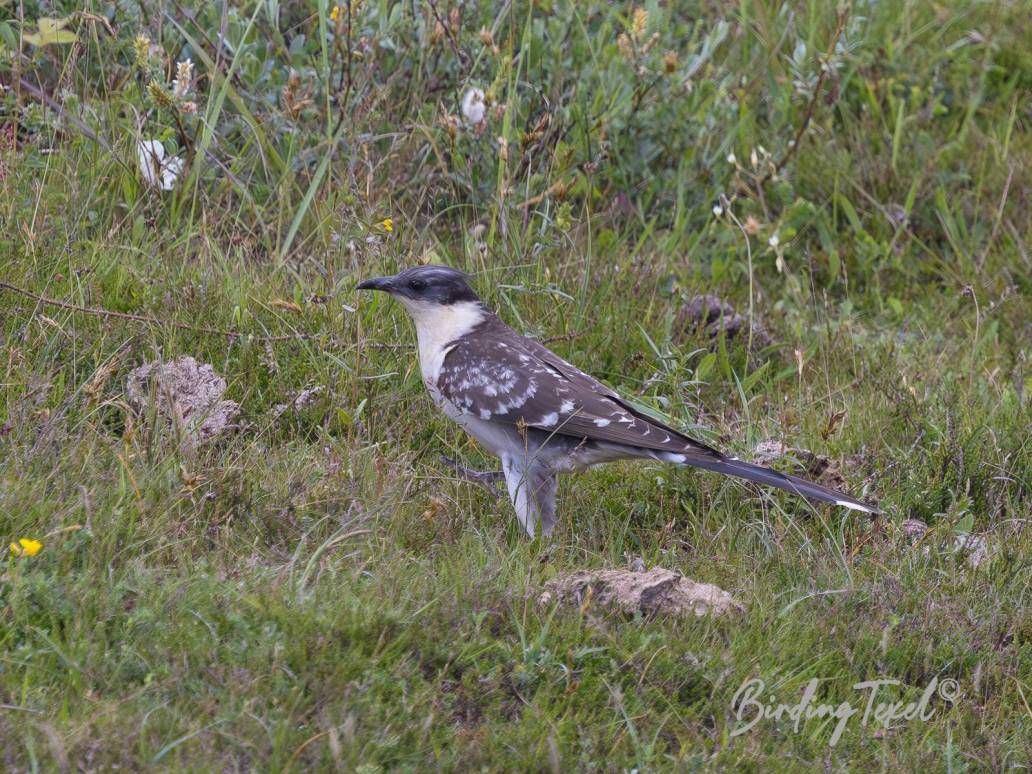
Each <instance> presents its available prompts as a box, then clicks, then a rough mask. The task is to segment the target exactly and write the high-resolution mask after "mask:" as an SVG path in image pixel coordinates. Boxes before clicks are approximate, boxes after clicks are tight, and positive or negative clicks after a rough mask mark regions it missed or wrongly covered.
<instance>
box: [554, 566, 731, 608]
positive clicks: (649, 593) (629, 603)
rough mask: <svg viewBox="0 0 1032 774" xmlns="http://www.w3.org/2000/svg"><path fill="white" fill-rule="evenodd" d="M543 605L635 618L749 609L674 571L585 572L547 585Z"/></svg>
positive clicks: (556, 579) (716, 590)
mask: <svg viewBox="0 0 1032 774" xmlns="http://www.w3.org/2000/svg"><path fill="white" fill-rule="evenodd" d="M538 602H539V604H542V605H549V604H552V603H554V602H560V603H566V604H572V605H578V606H585V605H598V606H600V607H608V608H614V609H616V610H619V611H621V612H623V613H627V614H630V615H633V614H635V613H639V612H640V613H643V614H645V615H657V614H662V615H671V616H674V617H683V616H688V615H694V616H696V617H702V616H705V615H710V614H712V615H715V616H717V615H724V614H726V613H729V612H740V611H742V610H744V609H745V608H744V607H743V606H742V605H741V603H739V602H738V601H737V600H735V598H734V597H732V596H731V595H730V594H728V593H727V592H726V591H724V590H723V589H721V588H719V587H718V586H714V585H713V584H711V583H697V582H695V581H693V580H691V579H689V578H685V577H684V576H683V575H681V574H680V573H677V572H673V571H672V570H666V569H664V568H662V567H654V568H653V569H651V570H649V571H648V572H636V571H634V570H585V571H581V572H576V573H573V574H572V575H566V576H563V577H560V578H555V579H554V580H551V581H549V582H548V583H546V584H545V588H544V591H543V592H542V593H541V595H540V597H539V598H538Z"/></svg>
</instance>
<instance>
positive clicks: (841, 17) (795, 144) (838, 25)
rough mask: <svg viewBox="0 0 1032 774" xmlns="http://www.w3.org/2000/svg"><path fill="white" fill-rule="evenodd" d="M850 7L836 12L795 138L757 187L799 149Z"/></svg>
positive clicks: (776, 172)
mask: <svg viewBox="0 0 1032 774" xmlns="http://www.w3.org/2000/svg"><path fill="white" fill-rule="evenodd" d="M849 13H850V9H849V7H848V6H846V7H844V8H841V9H840V10H839V12H838V16H837V17H836V20H835V34H834V35H832V36H831V43H829V44H828V50H827V51H825V52H824V58H823V59H822V60H820V62H821V72H820V74H819V75H818V76H817V84H816V85H815V86H814V87H813V94H811V95H810V101H809V102H808V103H807V105H806V115H804V116H803V122H802V123H801V124H799V128H798V129H797V130H796V134H795V139H793V140H792V143H791V145H789V146H788V148H786V149H785V152H784V153H783V154H781V158H779V159H778V160H777V161H776V162H774V166H772V167H771V168H770V169H768V170H767V174H766V175H764V176H763V177H762V178H761V179H760V181H759V182H758V183H757V184H756V185H757V187H758V188H762V187H763V186H764V185H766V184H767V183H768V182H770V180H771V178H773V177H774V176H775V175H776V174H778V173H779V172H780V171H781V170H782V169H783V168H784V167H785V164H787V163H788V162H789V161H791V160H792V157H793V156H794V155H795V154H796V152H797V151H798V150H799V146H800V144H801V143H802V141H803V136H804V135H805V134H806V130H807V129H808V128H809V127H810V121H811V120H812V119H813V114H814V111H815V110H816V108H817V100H818V99H819V98H820V95H821V87H822V86H823V85H824V81H825V80H827V78H828V73H829V72H831V65H830V62H831V57H832V54H834V53H835V46H836V45H837V44H838V40H839V38H840V37H841V36H842V32H843V30H845V28H846V21H847V20H848V19H849Z"/></svg>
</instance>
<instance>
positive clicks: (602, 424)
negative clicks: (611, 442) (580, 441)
mask: <svg viewBox="0 0 1032 774" xmlns="http://www.w3.org/2000/svg"><path fill="white" fill-rule="evenodd" d="M595 424H596V425H597V426H598V427H605V426H606V425H608V424H609V420H608V419H596V420H595Z"/></svg>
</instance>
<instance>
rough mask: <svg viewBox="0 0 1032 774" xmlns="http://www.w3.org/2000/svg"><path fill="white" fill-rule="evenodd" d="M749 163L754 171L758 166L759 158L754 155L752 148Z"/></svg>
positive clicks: (754, 151) (754, 150)
mask: <svg viewBox="0 0 1032 774" xmlns="http://www.w3.org/2000/svg"><path fill="white" fill-rule="evenodd" d="M749 163H750V164H752V166H753V169H756V167H758V166H759V165H760V157H759V156H757V155H756V149H755V148H753V150H752V152H751V153H750V154H749Z"/></svg>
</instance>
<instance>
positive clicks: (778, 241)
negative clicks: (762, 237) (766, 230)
mask: <svg viewBox="0 0 1032 774" xmlns="http://www.w3.org/2000/svg"><path fill="white" fill-rule="evenodd" d="M767 244H768V245H770V246H771V247H773V248H775V249H777V246H778V245H779V244H781V238H780V237H779V236H778V232H777V231H775V232H774V233H773V234H771V235H770V239H768V240H767Z"/></svg>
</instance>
